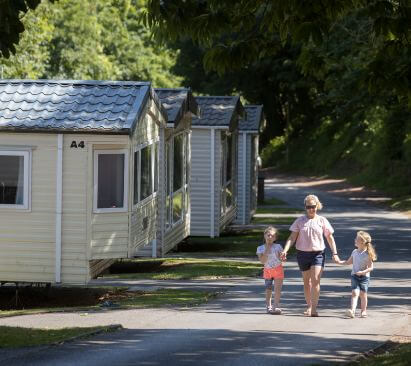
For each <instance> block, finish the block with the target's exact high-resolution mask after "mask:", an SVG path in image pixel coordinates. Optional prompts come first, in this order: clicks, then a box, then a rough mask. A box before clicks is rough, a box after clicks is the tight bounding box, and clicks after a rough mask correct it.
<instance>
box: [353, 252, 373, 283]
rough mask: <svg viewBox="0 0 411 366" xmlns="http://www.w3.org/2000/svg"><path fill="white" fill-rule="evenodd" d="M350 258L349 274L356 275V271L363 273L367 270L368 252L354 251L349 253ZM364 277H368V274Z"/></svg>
mask: <svg viewBox="0 0 411 366" xmlns="http://www.w3.org/2000/svg"><path fill="white" fill-rule="evenodd" d="M351 256H352V271H351V274H356V273H357V272H358V271H364V270H365V269H367V264H368V260H369V256H368V251H367V250H364V251H362V252H361V251H359V250H358V249H354V250H353V251H352V253H351ZM365 276H367V277H370V272H367V273H366V274H365Z"/></svg>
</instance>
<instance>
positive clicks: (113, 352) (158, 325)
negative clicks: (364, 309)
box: [0, 179, 411, 366]
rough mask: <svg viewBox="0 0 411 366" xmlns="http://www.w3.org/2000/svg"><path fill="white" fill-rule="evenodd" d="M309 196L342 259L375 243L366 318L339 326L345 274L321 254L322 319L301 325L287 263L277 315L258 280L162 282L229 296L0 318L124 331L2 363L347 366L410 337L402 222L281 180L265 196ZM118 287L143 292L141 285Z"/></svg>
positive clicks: (409, 242)
mask: <svg viewBox="0 0 411 366" xmlns="http://www.w3.org/2000/svg"><path fill="white" fill-rule="evenodd" d="M308 193H317V194H318V195H319V197H320V199H321V201H322V202H323V204H324V210H323V211H322V214H323V215H324V216H326V217H327V218H328V219H329V220H330V222H331V224H332V225H333V226H334V228H335V230H336V232H335V237H336V241H337V246H338V251H339V254H340V258H342V259H345V258H346V257H348V256H349V254H350V253H351V251H352V249H353V248H354V246H353V241H354V237H355V232H356V231H357V230H360V229H361V230H366V231H370V232H371V235H372V236H373V238H374V243H375V244H376V247H377V252H378V255H379V260H378V262H377V263H376V265H375V270H374V271H373V273H372V279H371V284H370V293H369V311H368V312H369V317H368V318H367V319H361V318H356V319H346V318H345V317H344V310H345V309H346V308H347V306H348V305H349V301H350V268H349V267H348V266H347V267H343V266H337V265H334V264H332V261H331V258H330V256H329V255H328V258H327V265H326V270H325V272H324V275H323V279H322V287H321V298H320V306H319V312H320V317H319V318H307V317H304V316H303V315H302V312H303V310H304V296H303V292H302V282H301V278H300V277H301V276H300V272H299V271H298V267H297V265H296V263H295V259H294V258H290V259H289V261H288V262H287V263H286V268H285V276H286V279H285V282H284V287H283V296H282V308H283V310H284V313H283V315H281V316H273V315H267V314H265V308H264V288H263V286H262V280H261V279H250V278H245V279H231V280H225V281H218V282H210V281H190V282H178V281H174V282H171V283H169V282H167V284H169V286H171V287H179V286H185V287H187V286H190V287H193V288H218V287H222V288H226V289H228V290H227V292H226V294H225V295H224V296H221V297H219V298H218V299H216V300H214V301H212V302H210V303H208V304H206V305H203V306H201V307H198V308H194V309H189V310H170V309H154V310H153V309H140V310H127V311H125V310H117V311H116V310H114V311H108V312H96V313H88V314H84V313H62V314H61V313H60V314H39V315H30V316H22V317H12V318H3V319H0V325H18V326H24V327H49V328H61V327H68V326H91V325H99V324H122V326H123V327H124V328H125V329H124V330H121V331H118V332H115V333H111V334H102V335H97V336H95V337H93V338H89V339H85V340H77V341H74V342H68V343H65V344H63V345H59V346H51V347H38V348H30V349H20V350H8V351H5V350H0V364H1V365H53V366H54V365H76V366H80V365H167V366H173V365H189V364H195V365H247V366H248V365H273V364H275V365H293V366H295V365H309V364H330V363H334V362H335V363H341V362H344V361H347V360H349V359H350V358H352V357H353V356H355V355H357V354H358V353H361V352H364V351H367V350H369V349H371V348H374V347H376V346H378V345H379V344H381V343H382V342H384V341H386V340H387V339H389V338H390V337H391V336H393V335H404V336H411V333H410V327H409V311H410V304H411V293H410V286H409V285H410V277H411V264H410V258H411V225H410V220H409V219H407V218H406V217H405V216H403V215H401V214H398V213H393V212H387V211H383V210H380V209H377V208H374V207H372V206H369V205H364V204H363V203H359V202H357V201H350V200H349V199H347V198H345V197H337V196H334V195H331V194H328V193H325V192H324V191H318V192H317V191H316V190H315V188H314V187H301V186H300V185H298V184H295V183H292V182H288V181H286V180H281V181H280V180H275V179H274V180H269V181H266V195H267V196H275V197H277V198H281V199H282V200H284V201H286V202H288V203H289V204H290V205H291V206H293V207H302V203H303V199H304V197H305V195H306V194H308ZM257 244H258V243H256V245H257ZM329 253H330V252H329V251H328V254H329ZM125 282H126V283H128V284H129V285H133V286H137V287H138V286H143V285H144V283H143V282H142V281H125ZM164 284H165V282H164V281H162V282H159V283H157V285H160V286H164ZM149 285H150V286H155V285H156V283H155V282H151V283H150V284H149Z"/></svg>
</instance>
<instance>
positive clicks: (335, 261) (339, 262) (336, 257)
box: [333, 255, 344, 264]
mask: <svg viewBox="0 0 411 366" xmlns="http://www.w3.org/2000/svg"><path fill="white" fill-rule="evenodd" d="M333 261H334V263H337V264H344V261H342V260H341V259H340V257H339V256H338V255H333Z"/></svg>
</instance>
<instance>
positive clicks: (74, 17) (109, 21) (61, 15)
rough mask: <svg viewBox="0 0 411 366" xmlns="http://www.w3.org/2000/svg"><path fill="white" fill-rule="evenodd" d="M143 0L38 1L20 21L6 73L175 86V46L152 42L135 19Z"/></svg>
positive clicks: (2, 60) (0, 61) (1, 62)
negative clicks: (21, 28) (21, 30)
mask: <svg viewBox="0 0 411 366" xmlns="http://www.w3.org/2000/svg"><path fill="white" fill-rule="evenodd" d="M144 6H145V1H143V0H60V1H58V2H56V3H55V4H53V5H52V4H51V3H50V1H47V0H44V1H43V2H42V3H41V4H40V5H39V6H38V7H37V8H36V10H35V11H32V12H29V13H28V14H27V15H26V16H25V17H24V18H23V22H24V25H25V27H26V32H25V33H24V34H23V36H22V40H21V42H20V44H19V45H18V46H17V48H16V54H15V55H12V56H11V57H10V58H9V59H5V58H4V57H3V58H0V67H1V66H2V67H3V76H4V77H7V78H34V79H36V78H46V79H53V78H59V79H112V80H114V79H116V80H146V81H152V82H153V85H155V86H157V87H173V86H179V85H180V82H181V78H179V77H177V76H176V75H175V74H173V73H171V72H170V69H171V67H172V65H173V64H174V63H175V59H176V56H177V54H178V51H175V50H171V49H169V48H167V47H162V46H159V45H157V44H156V42H155V41H154V40H152V39H151V36H150V32H149V30H148V29H146V28H145V27H144V26H143V25H142V24H141V23H140V22H139V13H140V12H141V11H142V9H144Z"/></svg>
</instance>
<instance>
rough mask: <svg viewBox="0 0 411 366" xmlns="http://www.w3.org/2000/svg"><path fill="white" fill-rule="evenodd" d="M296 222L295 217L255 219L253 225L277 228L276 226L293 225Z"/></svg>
mask: <svg viewBox="0 0 411 366" xmlns="http://www.w3.org/2000/svg"><path fill="white" fill-rule="evenodd" d="M294 220H295V217H253V219H252V221H251V223H253V224H266V225H267V226H268V225H272V226H274V227H275V225H291V224H292V223H293V222H294ZM288 234H289V233H288ZM280 235H281V233H280Z"/></svg>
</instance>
